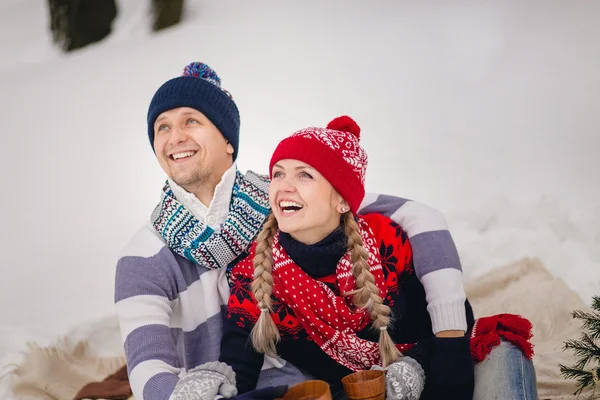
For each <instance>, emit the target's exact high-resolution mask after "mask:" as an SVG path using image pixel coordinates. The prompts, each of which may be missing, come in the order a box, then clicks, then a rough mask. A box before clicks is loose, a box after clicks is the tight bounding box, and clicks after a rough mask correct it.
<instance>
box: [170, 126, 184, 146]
mask: <svg viewBox="0 0 600 400" xmlns="http://www.w3.org/2000/svg"><path fill="white" fill-rule="evenodd" d="M187 139H188V136H187V135H186V134H185V132H183V129H181V128H179V127H177V126H174V127H173V128H171V135H170V136H169V143H170V144H171V145H174V146H175V145H178V144H180V143H184V142H185V141H186V140H187Z"/></svg>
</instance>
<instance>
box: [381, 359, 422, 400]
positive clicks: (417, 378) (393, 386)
mask: <svg viewBox="0 0 600 400" xmlns="http://www.w3.org/2000/svg"><path fill="white" fill-rule="evenodd" d="M371 369H380V370H381V369H383V370H386V371H387V372H386V374H385V385H386V395H385V397H386V400H419V398H420V397H421V393H422V392H423V388H424V387H425V372H424V371H423V368H422V367H421V365H420V364H419V363H418V362H417V361H416V360H415V359H414V358H411V357H407V356H405V357H402V358H401V359H400V360H399V361H397V362H395V363H393V364H392V365H390V366H388V367H386V368H381V367H380V366H378V365H374V366H373V367H371Z"/></svg>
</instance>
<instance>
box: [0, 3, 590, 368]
mask: <svg viewBox="0 0 600 400" xmlns="http://www.w3.org/2000/svg"><path fill="white" fill-rule="evenodd" d="M186 1H187V3H188V11H189V12H188V15H187V17H186V20H185V21H184V23H183V24H181V25H180V26H178V27H176V28H174V29H171V30H168V31H165V32H163V33H161V34H156V35H153V34H151V33H150V30H149V25H150V23H149V20H148V16H147V12H148V4H149V1H146V0H121V1H119V7H120V15H119V18H118V20H117V21H116V23H115V30H114V33H113V34H112V35H111V36H110V37H109V38H108V39H107V40H105V41H104V42H102V43H99V44H96V45H93V46H89V47H88V48H86V49H83V50H81V51H77V52H74V53H72V54H69V55H64V54H61V53H60V52H59V51H58V50H57V49H55V48H54V47H53V46H52V43H51V41H50V36H49V33H48V31H49V30H48V25H49V22H48V21H47V9H46V5H45V3H46V2H45V1H40V0H2V3H1V4H0V23H1V25H2V26H3V32H4V34H3V35H2V37H0V59H1V60H2V62H1V63H0V100H1V103H0V104H1V107H0V121H2V127H3V129H2V133H1V135H2V149H3V152H2V153H3V154H2V156H1V157H0V173H1V174H2V181H3V186H4V189H3V191H2V194H3V195H2V200H1V201H2V203H1V207H0V210H1V213H2V214H1V216H0V217H1V218H0V221H1V223H0V234H1V236H0V238H1V241H0V243H1V246H2V247H1V250H0V268H2V270H1V271H2V273H1V275H0V277H1V278H0V343H1V344H2V346H4V347H2V346H0V359H1V357H2V354H3V352H6V351H9V350H12V349H14V348H16V347H17V346H19V343H21V341H19V340H17V339H15V338H17V337H22V338H35V337H40V336H44V337H48V335H54V334H56V333H60V332H65V331H66V330H67V329H69V328H71V327H73V326H77V325H81V324H82V323H84V322H85V321H89V320H93V319H96V318H100V317H103V316H105V315H110V314H111V313H112V312H113V305H112V296H113V278H114V270H115V263H116V260H117V256H118V253H119V251H120V249H121V248H122V247H123V246H124V245H125V244H126V242H127V241H128V240H129V238H130V237H131V235H132V234H133V233H134V232H135V230H136V229H137V228H138V227H139V226H140V225H141V224H142V222H143V221H144V220H145V219H146V218H147V217H148V215H149V213H150V212H151V210H152V209H153V207H154V205H155V202H156V201H157V200H158V197H159V191H160V188H161V185H162V181H163V179H164V176H163V173H162V171H161V170H160V168H159V166H158V163H157V162H156V161H155V159H154V157H153V154H152V151H151V148H150V146H149V144H148V139H147V136H146V125H145V116H146V111H147V107H148V103H149V101H150V98H151V96H152V94H153V93H154V91H155V90H156V89H157V88H158V86H159V85H160V84H162V82H164V81H165V80H167V79H169V78H171V77H174V76H176V75H178V74H179V73H180V72H181V71H182V69H183V66H184V65H185V64H187V63H188V62H190V61H194V60H198V61H204V62H206V63H208V64H209V65H211V66H212V67H213V68H214V69H215V70H216V71H217V72H218V73H219V75H220V76H221V78H222V80H223V86H224V87H225V88H226V89H228V90H229V91H230V92H231V93H232V94H233V96H234V99H235V100H236V102H237V104H238V107H239V108H240V112H241V118H242V132H241V151H240V157H239V162H238V165H239V167H240V169H241V170H243V171H245V170H247V169H253V170H256V171H259V172H266V168H267V165H268V159H269V157H270V154H271V152H272V150H273V148H274V146H275V145H276V143H277V141H278V140H279V139H281V138H282V137H284V136H286V135H289V134H290V133H292V132H293V131H294V130H296V129H299V128H303V127H306V126H309V125H324V124H326V123H327V122H328V121H329V120H330V119H332V118H333V117H335V116H338V115H341V114H348V115H351V116H352V117H353V118H355V119H356V120H357V122H358V123H359V125H361V127H362V131H363V133H362V138H363V139H362V140H363V144H364V146H365V148H366V149H367V151H368V153H369V156H370V164H369V170H368V176H367V186H368V190H369V191H372V192H382V193H388V194H395V195H400V196H403V197H409V198H413V199H418V200H420V201H423V202H425V203H427V204H430V205H432V206H434V207H436V208H438V209H440V210H442V211H443V212H444V213H445V214H446V216H447V217H448V221H449V223H450V228H451V231H452V233H453V235H454V238H455V240H456V243H457V245H458V247H459V251H460V255H461V259H462V262H463V267H464V271H465V276H466V278H467V279H471V278H472V277H474V276H477V275H480V274H482V273H484V272H486V271H489V270H490V269H492V268H497V267H501V266H502V265H504V264H506V263H509V262H512V261H514V260H516V259H518V258H520V257H523V256H532V257H539V258H540V259H542V260H543V262H544V263H545V265H546V266H547V267H548V268H549V269H550V270H551V271H552V273H554V274H555V275H556V276H558V277H561V278H563V279H564V280H565V281H566V282H567V283H568V285H569V286H570V287H571V288H572V289H574V290H576V291H577V292H578V293H580V295H581V296H582V298H583V299H584V300H585V301H588V300H589V299H590V297H591V296H592V295H593V294H600V215H599V212H598V211H599V210H600V208H599V205H600V178H594V176H595V175H596V174H597V173H598V171H599V164H600V162H599V161H598V149H599V148H600V136H599V134H598V130H599V129H598V128H599V127H600V74H598V73H597V71H599V70H600V46H598V37H600V24H598V23H597V18H596V16H597V15H598V13H600V3H596V2H577V3H575V2H560V1H543V2H541V1H539V2H536V1H530V2H522V1H507V2H495V3H491V2H478V1H470V2H452V3H451V4H450V3H446V4H445V5H442V6H440V5H438V4H440V3H437V2H435V3H434V2H433V1H426V2H418V3H415V2H408V1H406V2H399V1H392V0H382V1H377V2H365V1H348V0H345V1H341V0H335V1H327V2H323V1H318V0H304V1H302V2H279V1H275V0H269V1H266V0H265V1H262V0H260V1H254V2H241V1H233V0H221V1H219V2H216V1H214V2H208V1H205V2H202V1H199V0H195V1H193V0H186ZM548 295H549V296H551V295H552V294H551V293H549V294H548ZM3 333H4V335H5V336H4V337H5V338H7V337H10V340H9V339H5V340H3V336H2V334H3ZM17 342H18V343H17Z"/></svg>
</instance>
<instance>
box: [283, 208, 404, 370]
mask: <svg viewBox="0 0 600 400" xmlns="http://www.w3.org/2000/svg"><path fill="white" fill-rule="evenodd" d="M359 227H360V234H361V237H362V240H363V244H364V247H365V249H366V250H367V252H368V253H369V267H370V271H371V273H372V274H373V276H374V277H375V285H376V286H377V288H378V289H379V293H380V296H381V297H382V298H385V295H386V294H387V288H386V286H385V280H384V275H383V269H382V267H381V257H380V255H379V251H378V247H377V242H376V239H375V235H374V234H373V232H372V231H371V229H370V228H369V226H368V225H367V224H366V222H364V221H363V220H362V219H361V218H359ZM273 262H274V264H273V279H274V285H273V295H274V296H275V297H276V298H278V299H279V300H280V301H281V302H282V303H283V304H285V305H287V306H288V307H290V308H291V309H292V310H293V311H294V314H295V315H296V317H297V318H298V320H299V321H300V322H301V323H302V326H303V327H304V329H305V330H306V332H307V333H308V334H309V335H310V337H311V338H312V339H313V340H314V341H315V343H317V344H318V345H319V346H320V347H321V349H323V351H324V352H325V353H327V354H328V355H329V356H330V357H331V358H333V359H334V360H336V361H337V362H339V363H340V364H342V365H344V366H346V367H348V368H349V369H351V370H353V371H360V370H366V369H370V368H371V366H372V365H380V356H379V347H378V344H377V343H376V342H371V341H368V340H364V339H360V338H359V337H358V336H357V335H356V332H358V331H360V330H362V329H364V328H365V327H366V326H367V325H368V324H369V322H370V317H369V314H368V313H367V312H366V311H365V310H360V309H356V307H354V306H353V305H352V298H351V296H347V297H344V296H337V295H336V294H335V293H334V292H333V291H332V290H331V289H330V288H329V287H327V285H326V284H324V283H323V282H320V281H318V280H315V279H314V278H312V277H310V276H309V275H308V274H307V273H306V272H304V271H303V270H302V269H301V268H300V267H299V266H298V265H297V264H296V263H295V262H294V261H293V260H292V259H291V258H290V257H289V256H288V254H287V253H286V251H285V250H284V249H283V247H282V246H281V244H280V243H279V235H276V236H275V238H274V240H273ZM336 277H337V284H338V287H339V290H340V293H341V294H344V293H347V292H349V291H351V290H353V289H355V287H356V286H355V280H354V276H353V275H352V263H351V261H350V252H347V253H346V255H345V256H344V257H343V258H342V259H341V260H340V261H339V262H338V265H337V268H336ZM397 347H398V349H399V350H400V351H404V350H407V349H408V348H410V347H412V345H411V344H408V345H397Z"/></svg>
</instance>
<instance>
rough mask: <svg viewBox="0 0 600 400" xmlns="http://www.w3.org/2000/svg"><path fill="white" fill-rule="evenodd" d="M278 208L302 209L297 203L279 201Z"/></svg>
mask: <svg viewBox="0 0 600 400" xmlns="http://www.w3.org/2000/svg"><path fill="white" fill-rule="evenodd" d="M279 207H281V208H284V207H297V208H302V204H298V203H295V202H293V201H280V202H279Z"/></svg>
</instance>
